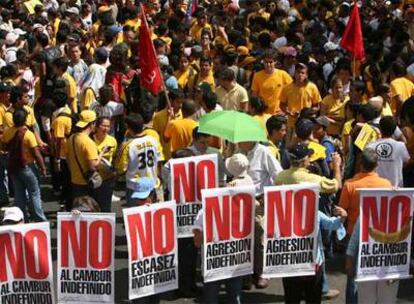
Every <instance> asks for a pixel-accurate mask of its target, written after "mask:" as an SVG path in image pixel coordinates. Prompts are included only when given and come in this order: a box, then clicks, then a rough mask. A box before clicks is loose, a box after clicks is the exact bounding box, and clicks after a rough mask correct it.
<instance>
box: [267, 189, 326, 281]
mask: <svg viewBox="0 0 414 304" xmlns="http://www.w3.org/2000/svg"><path fill="white" fill-rule="evenodd" d="M264 191H265V192H264V195H265V196H264V208H265V209H264V210H265V213H264V215H265V222H264V254H263V277H265V278H280V277H293V276H306V275H314V274H315V259H316V252H317V251H316V250H317V237H318V228H319V227H318V225H317V212H318V202H319V185H317V184H308V183H303V184H298V185H286V186H276V187H265V189H264Z"/></svg>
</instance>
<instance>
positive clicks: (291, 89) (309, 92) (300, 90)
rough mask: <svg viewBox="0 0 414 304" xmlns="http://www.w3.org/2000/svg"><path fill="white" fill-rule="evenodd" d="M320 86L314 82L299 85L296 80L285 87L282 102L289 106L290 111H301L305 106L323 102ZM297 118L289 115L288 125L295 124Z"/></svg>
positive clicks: (308, 106) (281, 97)
mask: <svg viewBox="0 0 414 304" xmlns="http://www.w3.org/2000/svg"><path fill="white" fill-rule="evenodd" d="M321 99H322V98H321V95H320V94H319V90H318V87H317V86H316V85H315V84H314V83H313V82H310V81H309V82H308V83H307V84H306V85H304V86H300V87H299V86H297V85H296V84H295V83H294V82H292V83H291V84H289V85H287V86H286V87H284V88H283V90H282V94H281V95H280V103H281V104H285V105H286V106H287V109H288V111H290V112H300V111H301V110H302V109H303V108H311V107H313V106H316V105H318V104H319V103H320V102H321ZM295 122H296V118H295V117H292V116H290V115H289V116H288V127H293V126H294V125H295Z"/></svg>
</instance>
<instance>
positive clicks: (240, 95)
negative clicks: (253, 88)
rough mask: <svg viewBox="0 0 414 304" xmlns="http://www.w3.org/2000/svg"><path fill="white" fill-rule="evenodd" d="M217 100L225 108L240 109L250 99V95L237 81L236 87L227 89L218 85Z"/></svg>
mask: <svg viewBox="0 0 414 304" xmlns="http://www.w3.org/2000/svg"><path fill="white" fill-rule="evenodd" d="M216 94H217V101H218V102H219V103H220V105H221V106H222V107H223V109H224V110H228V111H230V110H234V111H239V110H240V108H241V105H242V104H246V102H248V101H249V96H248V94H247V91H246V89H245V88H243V87H242V86H241V85H239V84H238V83H236V85H235V86H234V88H232V89H231V90H229V91H227V90H226V89H225V88H223V87H221V86H220V87H218V88H217V90H216Z"/></svg>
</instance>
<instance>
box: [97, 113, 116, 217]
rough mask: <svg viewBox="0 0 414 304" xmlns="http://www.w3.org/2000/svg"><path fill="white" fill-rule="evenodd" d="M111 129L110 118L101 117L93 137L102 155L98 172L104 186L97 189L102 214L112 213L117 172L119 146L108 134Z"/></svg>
mask: <svg viewBox="0 0 414 304" xmlns="http://www.w3.org/2000/svg"><path fill="white" fill-rule="evenodd" d="M110 129H111V120H110V119H109V118H108V117H99V118H98V120H97V122H96V132H95V133H94V134H93V135H92V139H93V141H94V142H95V144H96V147H97V148H98V153H99V155H102V158H101V163H100V164H99V166H98V172H99V174H100V175H101V176H102V179H103V182H102V186H101V187H99V189H97V190H98V192H99V194H97V195H98V196H99V198H100V201H99V203H100V206H101V210H102V212H111V201H112V195H113V192H114V186H115V176H114V174H113V172H114V171H115V170H113V167H112V160H113V156H114V155H115V153H116V150H117V147H118V144H117V142H116V139H115V138H114V137H112V136H111V135H109V134H108V132H109V130H110Z"/></svg>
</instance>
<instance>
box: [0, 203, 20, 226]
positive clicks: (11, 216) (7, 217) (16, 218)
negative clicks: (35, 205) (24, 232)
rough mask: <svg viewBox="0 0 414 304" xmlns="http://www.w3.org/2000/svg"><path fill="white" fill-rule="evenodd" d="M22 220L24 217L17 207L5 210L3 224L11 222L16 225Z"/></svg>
mask: <svg viewBox="0 0 414 304" xmlns="http://www.w3.org/2000/svg"><path fill="white" fill-rule="evenodd" d="M23 220H24V215H23V212H22V210H20V208H19V207H9V208H5V212H4V217H3V223H4V222H6V221H12V222H16V223H18V222H21V221H23Z"/></svg>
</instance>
